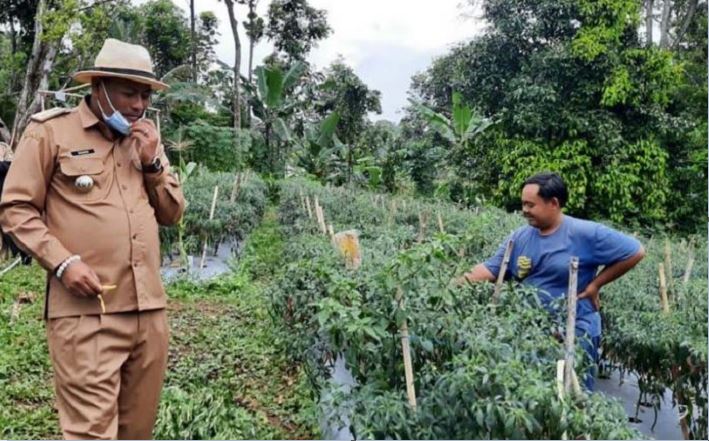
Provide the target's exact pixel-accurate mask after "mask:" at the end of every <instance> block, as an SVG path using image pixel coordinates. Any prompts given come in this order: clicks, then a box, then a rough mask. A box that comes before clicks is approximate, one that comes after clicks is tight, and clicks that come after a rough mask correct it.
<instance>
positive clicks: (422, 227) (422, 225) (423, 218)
mask: <svg viewBox="0 0 709 441" xmlns="http://www.w3.org/2000/svg"><path fill="white" fill-rule="evenodd" d="M427 224H428V214H426V213H424V212H423V211H422V212H420V213H419V237H418V238H417V239H416V242H418V243H421V242H423V239H424V238H425V237H426V225H427Z"/></svg>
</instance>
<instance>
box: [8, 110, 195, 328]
mask: <svg viewBox="0 0 709 441" xmlns="http://www.w3.org/2000/svg"><path fill="white" fill-rule="evenodd" d="M133 142H135V141H133V140H131V139H130V138H127V137H121V138H118V137H115V136H114V134H113V133H112V132H111V131H110V130H109V129H108V128H107V127H106V126H105V125H104V124H102V123H99V120H98V119H97V118H96V116H95V115H94V113H93V112H92V111H91V109H90V108H89V106H88V104H87V101H86V100H82V102H81V104H80V105H79V106H77V107H75V108H73V109H71V110H69V111H68V112H66V113H64V114H61V115H59V116H55V117H53V118H50V119H47V120H46V121H44V122H38V121H33V122H31V123H30V124H29V125H28V126H27V129H26V130H25V132H24V134H23V137H22V139H21V140H20V142H19V144H18V147H17V150H16V154H15V160H14V161H13V163H12V166H11V167H10V172H9V173H8V176H7V178H6V181H5V186H4V189H3V193H2V199H1V200H0V226H2V229H3V230H4V231H5V232H6V233H7V234H9V235H10V236H11V237H12V238H13V239H14V240H15V242H16V243H17V244H18V246H20V248H23V249H24V250H26V251H27V252H28V253H29V254H31V255H32V256H33V257H34V258H35V259H36V260H37V261H38V262H39V263H40V265H42V266H43V267H44V268H45V269H46V270H47V271H48V272H49V273H48V287H47V315H48V317H49V318H56V317H67V316H76V315H84V314H100V313H101V306H100V302H99V300H98V299H97V298H96V297H81V296H78V295H75V294H72V293H71V292H69V290H67V289H66V288H65V287H64V285H63V284H62V283H61V281H60V280H59V279H57V277H56V276H55V275H54V271H55V270H56V269H57V267H58V266H59V265H60V264H61V263H62V262H63V261H64V260H66V259H67V258H68V257H70V256H71V255H74V254H78V255H79V256H81V260H82V261H83V262H84V263H86V264H87V265H88V266H89V267H91V268H92V269H93V270H94V271H95V272H96V274H97V275H98V277H99V279H100V281H101V284H102V285H117V288H116V289H115V290H113V291H109V292H106V293H104V294H103V296H102V297H103V299H104V302H105V305H106V312H107V313H115V312H125V311H142V310H150V309H159V308H164V307H165V305H166V297H165V290H164V288H163V286H162V281H161V279H160V240H159V236H158V224H160V225H171V224H174V223H176V222H177V221H178V220H179V219H180V217H181V216H182V213H183V211H184V207H185V201H184V196H183V194H182V189H181V188H180V184H179V181H178V180H177V179H176V178H175V176H173V175H172V174H171V173H170V172H169V164H168V160H167V157H166V156H165V154H164V152H163V153H162V154H161V161H162V163H163V164H164V169H163V171H162V172H159V173H154V174H150V173H143V172H142V171H141V170H140V160H139V159H138V155H137V153H136V149H135V146H134V145H133ZM80 177H81V178H80ZM79 178H80V179H81V180H83V181H84V182H86V181H88V180H90V181H91V182H92V183H93V185H91V186H90V188H89V189H88V190H87V189H81V188H79V186H78V185H77V180H78V179H79Z"/></svg>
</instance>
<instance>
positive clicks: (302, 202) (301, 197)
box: [298, 189, 305, 213]
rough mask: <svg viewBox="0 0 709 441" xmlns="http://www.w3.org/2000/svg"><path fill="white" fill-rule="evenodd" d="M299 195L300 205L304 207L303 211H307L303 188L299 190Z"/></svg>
mask: <svg viewBox="0 0 709 441" xmlns="http://www.w3.org/2000/svg"><path fill="white" fill-rule="evenodd" d="M298 196H299V199H300V207H301V208H302V209H303V213H305V196H303V190H302V189H301V190H300V191H298Z"/></svg>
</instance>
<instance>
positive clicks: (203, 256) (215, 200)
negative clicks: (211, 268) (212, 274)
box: [199, 185, 219, 269]
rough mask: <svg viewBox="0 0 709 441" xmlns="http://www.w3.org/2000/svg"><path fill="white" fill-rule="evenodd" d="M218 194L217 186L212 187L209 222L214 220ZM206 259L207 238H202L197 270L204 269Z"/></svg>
mask: <svg viewBox="0 0 709 441" xmlns="http://www.w3.org/2000/svg"><path fill="white" fill-rule="evenodd" d="M218 194H219V186H218V185H215V186H214V196H212V208H210V210H209V220H210V221H211V220H213V219H214V210H215V209H216V208H217V195H218ZM206 259H207V238H206V237H205V238H204V245H202V259H200V261H199V269H202V268H204V261H205V260H206Z"/></svg>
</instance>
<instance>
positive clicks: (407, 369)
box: [396, 286, 416, 410]
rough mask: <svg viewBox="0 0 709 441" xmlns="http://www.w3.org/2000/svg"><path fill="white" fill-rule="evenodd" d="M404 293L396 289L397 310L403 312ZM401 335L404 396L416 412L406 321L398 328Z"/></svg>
mask: <svg viewBox="0 0 709 441" xmlns="http://www.w3.org/2000/svg"><path fill="white" fill-rule="evenodd" d="M403 297H404V293H403V290H402V289H401V287H400V286H399V287H397V288H396V301H397V303H398V304H399V308H400V309H401V310H402V311H403V309H404V307H403V303H402V302H403ZM399 332H400V333H401V352H402V353H403V356H404V376H405V377H406V395H407V396H408V398H409V404H410V405H411V407H412V408H413V409H414V410H416V388H415V386H414V368H413V365H412V363H411V348H410V347H409V326H408V325H407V323H406V320H404V322H403V323H402V324H401V326H400V327H399Z"/></svg>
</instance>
